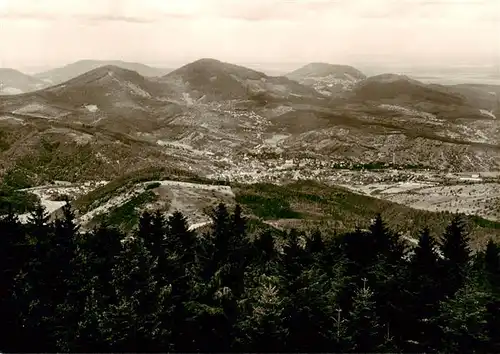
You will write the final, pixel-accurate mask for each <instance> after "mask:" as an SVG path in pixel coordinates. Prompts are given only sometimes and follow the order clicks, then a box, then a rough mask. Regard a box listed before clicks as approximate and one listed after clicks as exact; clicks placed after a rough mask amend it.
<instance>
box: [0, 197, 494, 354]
mask: <svg viewBox="0 0 500 354" xmlns="http://www.w3.org/2000/svg"><path fill="white" fill-rule="evenodd" d="M212 221H213V223H212V224H211V226H210V230H209V231H206V232H203V233H196V232H192V231H189V229H188V224H187V221H186V218H185V217H184V216H183V215H182V214H181V213H174V214H173V215H171V216H169V217H165V216H164V215H162V214H161V213H149V212H145V213H144V214H142V216H141V218H140V221H139V225H138V227H137V229H136V231H135V232H134V234H133V235H129V236H127V237H126V236H125V235H124V234H123V233H122V232H121V231H119V230H118V229H116V228H115V227H113V226H112V225H106V224H103V225H100V226H98V227H95V228H94V229H93V230H92V231H82V230H80V229H79V226H78V225H77V224H76V222H75V215H74V213H73V211H72V210H71V207H70V206H69V204H68V205H67V206H66V207H64V208H63V215H62V216H61V217H60V218H59V219H57V220H54V221H51V220H50V219H49V217H48V216H47V215H46V213H45V212H44V209H43V208H42V207H38V208H37V209H36V210H35V211H34V212H32V214H31V216H30V218H29V221H28V222H27V223H25V224H21V223H20V222H19V220H18V218H17V216H16V215H15V214H14V213H12V212H10V213H8V214H7V215H5V216H4V217H2V219H1V220H0V233H1V237H0V242H1V246H0V252H1V253H2V254H1V255H0V261H1V262H2V263H1V273H0V274H1V275H0V276H1V278H0V282H1V285H0V291H1V294H0V297H1V298H0V306H1V309H0V313H1V314H2V317H1V318H2V321H3V323H2V331H1V332H0V333H1V341H0V344H1V347H0V350H1V351H2V352H357V353H360V352H413V353H416V352H427V353H433V352H439V353H459V352H462V353H471V352H479V353H486V352H500V333H499V332H500V269H499V248H498V246H497V245H496V243H494V242H493V241H490V242H489V243H488V245H487V247H486V249H484V250H480V251H478V252H475V253H472V252H471V250H470V249H469V248H468V241H469V240H468V236H467V233H466V230H465V228H464V226H463V224H462V222H461V220H460V218H459V217H457V218H455V219H454V220H453V222H452V223H451V224H450V225H449V226H448V227H447V229H446V231H445V233H444V234H443V235H430V234H429V231H428V230H427V229H424V230H421V232H420V234H419V235H413V236H414V237H415V238H418V245H417V246H416V247H410V245H409V244H408V243H407V242H404V241H403V240H401V239H400V238H399V236H398V235H397V234H396V233H394V232H392V231H391V230H389V229H388V228H387V227H386V226H385V224H384V221H383V220H382V219H381V218H380V217H377V218H375V220H374V222H373V223H372V225H371V226H370V228H369V230H360V229H358V230H355V231H352V232H349V233H345V234H340V235H339V234H336V235H334V234H333V232H332V234H331V235H328V234H325V233H323V234H321V233H320V232H318V231H313V230H312V231H311V232H308V233H302V232H299V231H296V230H291V231H287V232H284V233H283V234H278V233H277V232H274V231H263V232H261V233H260V234H258V235H257V236H252V237H249V235H248V228H247V227H246V220H245V218H244V217H243V216H242V212H241V209H240V208H239V207H238V206H237V207H236V208H235V209H234V210H228V209H227V207H226V206H225V205H224V204H220V205H218V206H217V207H216V208H214V210H213V212H212Z"/></svg>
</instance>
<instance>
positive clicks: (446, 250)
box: [440, 216, 471, 296]
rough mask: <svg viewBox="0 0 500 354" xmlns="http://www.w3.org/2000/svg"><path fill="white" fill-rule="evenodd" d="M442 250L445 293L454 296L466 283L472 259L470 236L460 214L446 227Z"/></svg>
mask: <svg viewBox="0 0 500 354" xmlns="http://www.w3.org/2000/svg"><path fill="white" fill-rule="evenodd" d="M440 250H441V253H442V255H443V259H442V261H441V264H442V267H443V272H444V273H443V277H444V279H443V280H444V284H445V290H444V294H445V295H447V296H452V295H453V294H454V293H455V292H456V291H458V289H460V287H461V286H462V285H463V284H464V282H465V280H466V277H467V272H468V270H469V265H470V264H469V262H470V260H471V256H470V249H469V237H468V235H467V234H466V232H465V227H464V224H463V222H462V219H461V218H460V217H459V216H456V217H455V218H453V220H452V222H451V223H450V225H448V227H447V228H446V231H445V233H444V235H443V238H442V241H441V246H440Z"/></svg>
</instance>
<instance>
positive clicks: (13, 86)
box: [0, 68, 47, 95]
mask: <svg viewBox="0 0 500 354" xmlns="http://www.w3.org/2000/svg"><path fill="white" fill-rule="evenodd" d="M46 86H47V84H46V83H45V82H43V81H42V80H39V79H37V78H36V77H33V76H30V75H26V74H23V73H22V72H20V71H17V70H14V69H2V68H0V95H16V94H19V93H23V92H30V91H35V90H38V89H41V88H43V87H46Z"/></svg>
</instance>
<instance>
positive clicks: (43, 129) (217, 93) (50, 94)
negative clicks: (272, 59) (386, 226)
mask: <svg viewBox="0 0 500 354" xmlns="http://www.w3.org/2000/svg"><path fill="white" fill-rule="evenodd" d="M82 63H85V64H82ZM98 63H99V64H96V62H92V64H89V63H88V62H87V61H85V62H80V64H79V65H76V64H75V65H76V66H74V65H73V66H68V67H70V68H71V67H73V68H75V67H78V68H79V69H78V70H83V69H82V68H83V67H84V66H86V65H91V66H94V65H97V67H96V68H93V69H91V70H89V71H86V72H84V73H81V74H80V75H78V76H76V77H71V78H69V79H68V80H66V81H64V82H60V83H58V84H55V85H51V86H50V87H45V88H42V89H38V90H37V91H35V92H27V93H23V94H17V95H8V96H7V95H4V96H0V128H1V131H2V134H0V147H1V149H0V175H2V174H5V173H7V172H9V171H11V172H12V171H17V172H19V173H20V174H21V175H22V176H24V177H26V178H30V179H32V180H33V181H36V182H37V183H39V182H40V183H41V182H43V181H47V180H50V179H73V180H96V179H110V178H113V177H114V176H117V175H120V174H121V173H124V172H126V171H133V170H137V169H139V168H144V167H152V166H165V165H168V166H172V168H177V169H181V170H188V171H192V172H193V173H197V174H199V175H202V176H212V177H213V176H220V177H221V178H226V177H227V178H230V179H237V178H240V177H241V175H242V174H244V173H248V174H250V175H254V176H258V175H257V174H256V171H261V172H260V173H261V175H264V174H266V173H270V167H269V163H271V162H270V161H271V160H272V161H274V160H273V159H276V158H277V157H276V156H281V157H280V158H282V159H284V161H285V160H287V161H288V160H291V161H302V162H301V163H303V164H304V165H301V166H303V167H301V168H302V169H303V170H302V172H300V171H301V168H299V167H296V168H295V169H294V171H295V172H294V173H306V174H307V173H312V171H316V170H317V167H313V166H317V164H318V163H321V164H323V163H337V162H345V163H353V164H355V163H371V162H374V161H377V162H378V161H381V162H386V163H389V162H392V161H394V159H395V156H396V161H397V162H398V163H400V164H402V165H425V166H427V167H429V168H432V169H436V170H461V171H464V170H475V171H488V170H492V169H498V168H500V159H498V156H499V154H500V142H499V139H500V138H499V137H500V121H499V120H498V119H497V117H498V116H499V115H500V110H499V105H498V94H500V88H499V87H496V86H481V85H459V86H444V85H432V84H425V83H422V82H420V81H417V80H414V79H411V78H409V77H407V76H404V75H395V74H382V75H377V76H373V77H368V78H367V77H366V76H365V75H364V74H363V73H362V72H360V71H359V70H357V69H355V68H352V67H349V66H340V65H330V64H325V63H312V64H309V65H307V66H305V67H303V68H301V69H298V70H296V71H294V72H292V73H290V74H288V75H286V76H278V77H274V76H269V75H266V74H264V73H262V72H259V71H256V70H252V69H249V68H246V67H242V66H238V65H234V64H230V63H224V62H221V61H218V60H215V59H200V60H198V61H195V62H193V63H190V64H187V65H185V66H183V67H181V68H178V69H176V70H174V71H171V72H168V73H166V72H165V71H162V69H154V68H150V69H151V70H150V69H147V70H146V69H145V68H144V66H142V65H140V64H131V65H136V66H135V67H138V68H141V70H146V71H147V73H148V75H152V74H158V75H152V76H150V77H146V76H145V75H142V74H141V73H140V72H138V71H137V70H131V69H130V68H125V67H124V66H125V65H124V64H121V65H109V64H106V65H101V64H103V62H98ZM120 63H122V62H120ZM68 67H65V68H61V69H57V70H55V71H52V73H53V74H52V76H51V77H52V79H51V80H54V81H53V82H58V81H60V80H62V77H65V76H64V75H68V76H70V74H69V72H70V71H71V70H69V69H68ZM58 70H59V71H58ZM61 70H62V71H61ZM78 70H75V71H72V72H73V73H76V72H77V71H78ZM61 72H63V73H65V74H64V75H63V74H61ZM143 73H144V71H143ZM11 75H12V74H11ZM16 75H17V76H16V77H18V76H19V74H16ZM49 76H50V75H48V74H46V75H45V76H43V75H36V77H37V78H38V79H37V78H35V79H34V81H33V84H34V85H36V83H37V82H39V81H37V80H39V78H41V77H45V79H46V80H48V77H49ZM6 77H7V75H6ZM21 77H22V74H21ZM66 77H67V76H66ZM57 78H59V79H57ZM12 85H13V84H12ZM25 89H26V88H25ZM273 163H274V162H273ZM309 164H313V165H309ZM266 166H267V167H266ZM248 169H250V171H247V170H248ZM245 171H247V172H245ZM297 171H298V172H297ZM317 173H320V172H317ZM321 173H325V175H328V174H330V173H331V171H327V170H325V171H323V172H321ZM224 176H225V177H224ZM255 178H257V177H255ZM259 178H260V177H259Z"/></svg>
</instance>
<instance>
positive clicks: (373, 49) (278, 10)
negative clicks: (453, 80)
mask: <svg viewBox="0 0 500 354" xmlns="http://www.w3.org/2000/svg"><path fill="white" fill-rule="evenodd" d="M207 57H209V58H216V59H219V60H222V61H227V62H232V63H238V64H244V63H264V64H266V63H267V65H273V63H284V64H287V63H288V64H292V63H308V62H318V61H324V62H330V63H338V64H352V63H358V62H363V63H372V62H373V63H380V62H386V63H394V64H401V65H417V64H418V65H440V64H443V63H446V64H450V65H457V64H463V63H465V62H467V63H470V62H473V63H475V64H484V65H495V64H498V63H500V0H434V1H432V0H429V1H426V0H0V67H13V68H17V69H23V68H33V67H55V66H60V65H64V64H68V63H71V62H74V61H77V60H80V59H99V60H106V59H120V60H125V61H138V62H143V63H146V64H151V65H158V66H167V67H168V66H173V65H179V64H184V63H187V62H190V61H193V60H196V59H199V58H207Z"/></svg>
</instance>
